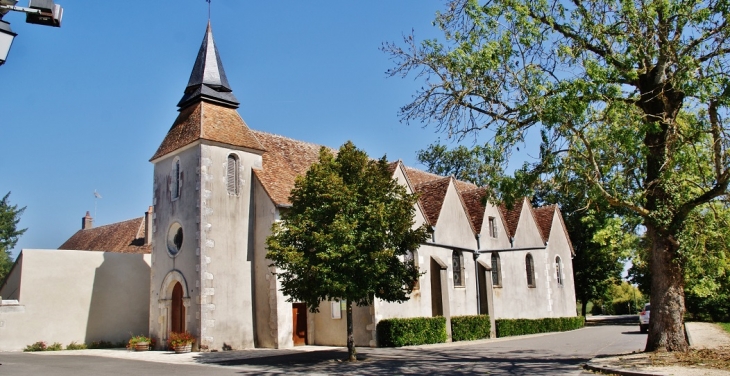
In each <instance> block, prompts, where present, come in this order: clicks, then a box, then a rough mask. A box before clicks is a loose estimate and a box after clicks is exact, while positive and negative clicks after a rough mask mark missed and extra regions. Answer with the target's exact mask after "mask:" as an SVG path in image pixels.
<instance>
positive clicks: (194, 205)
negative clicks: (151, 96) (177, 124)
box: [149, 142, 208, 348]
mask: <svg viewBox="0 0 730 376" xmlns="http://www.w3.org/2000/svg"><path fill="white" fill-rule="evenodd" d="M200 151H201V146H200V143H199V142H196V143H193V144H191V145H189V146H187V147H185V148H183V149H180V150H178V151H176V152H175V153H171V154H169V155H167V156H165V158H163V159H159V160H156V161H155V165H154V180H153V205H154V214H153V219H152V223H153V226H152V273H151V280H150V291H151V294H150V303H149V309H150V314H149V318H150V323H149V332H150V336H152V337H154V338H156V339H157V343H158V345H159V346H158V347H159V348H163V347H164V343H165V342H166V340H167V335H168V330H169V325H170V323H169V319H168V310H169V299H171V297H172V296H171V294H172V287H173V286H174V284H172V285H168V286H163V284H164V283H165V278H166V277H168V275H171V273H173V272H175V273H180V274H181V275H182V278H183V281H182V282H183V289H185V291H184V294H183V296H184V297H185V298H188V306H187V307H186V310H185V318H184V321H185V323H186V324H185V328H186V330H187V331H188V332H190V333H191V334H193V335H194V336H195V337H196V338H198V341H197V345H208V343H207V342H205V341H202V340H201V339H202V336H201V299H200V297H201V292H202V289H203V288H204V287H203V286H201V271H200V269H201V252H204V250H203V247H201V245H202V244H204V243H202V242H201V231H200V229H201V196H202V193H201V182H200V176H201V165H200V162H201V152H200ZM176 158H179V160H180V171H181V186H180V197H179V198H177V199H173V198H172V193H171V184H172V178H173V177H172V168H173V162H174V160H175V159H176ZM175 222H177V223H179V224H180V225H181V226H182V228H183V243H182V247H181V249H180V252H179V253H177V255H175V256H172V255H171V254H170V253H169V252H168V249H167V236H168V230H169V228H170V226H171V225H172V224H173V223H175ZM203 304H207V302H205V301H204V302H203Z"/></svg>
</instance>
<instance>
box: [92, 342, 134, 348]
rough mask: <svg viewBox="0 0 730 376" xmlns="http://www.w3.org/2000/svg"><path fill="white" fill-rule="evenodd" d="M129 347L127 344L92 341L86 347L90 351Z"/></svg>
mask: <svg viewBox="0 0 730 376" xmlns="http://www.w3.org/2000/svg"><path fill="white" fill-rule="evenodd" d="M125 346H129V343H124V342H119V343H114V342H111V341H93V342H91V343H90V344H89V345H88V348H90V349H119V348H124V347H125Z"/></svg>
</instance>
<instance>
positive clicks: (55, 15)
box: [0, 0, 63, 65]
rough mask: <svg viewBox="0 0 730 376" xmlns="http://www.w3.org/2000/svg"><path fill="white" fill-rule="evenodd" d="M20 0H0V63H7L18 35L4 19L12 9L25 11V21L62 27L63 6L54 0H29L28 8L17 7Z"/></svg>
mask: <svg viewBox="0 0 730 376" xmlns="http://www.w3.org/2000/svg"><path fill="white" fill-rule="evenodd" d="M17 3H18V0H0V65H3V64H5V61H6V60H7V59H8V53H10V46H12V44H13V39H15V37H16V36H17V35H18V34H16V33H14V32H13V30H12V29H11V28H10V23H8V22H5V21H3V16H5V14H7V13H8V12H10V11H14V12H22V13H25V22H27V23H30V24H36V25H45V26H53V27H61V19H63V8H62V7H61V6H60V5H58V4H55V3H54V2H53V0H29V4H28V7H27V8H23V7H17V6H15V4H17Z"/></svg>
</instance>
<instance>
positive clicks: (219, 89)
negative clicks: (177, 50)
mask: <svg viewBox="0 0 730 376" xmlns="http://www.w3.org/2000/svg"><path fill="white" fill-rule="evenodd" d="M202 100H205V101H207V102H212V103H217V104H220V105H223V106H226V107H232V108H238V105H239V103H238V100H237V99H236V97H235V96H234V95H233V92H232V90H231V86H230V84H229V83H228V78H226V72H225V71H224V70H223V63H221V58H220V56H219V55H218V48H216V46H215V41H214V40H213V31H212V29H211V27H210V20H209V21H208V27H207V28H206V30H205V37H203V43H202V44H201V46H200V51H198V58H197V59H196V60H195V65H194V66H193V71H192V73H190V80H189V81H188V86H187V88H185V95H183V98H182V99H181V100H180V103H178V104H177V105H178V107H180V109H183V108H185V107H188V106H189V105H191V104H195V103H198V102H200V101H202Z"/></svg>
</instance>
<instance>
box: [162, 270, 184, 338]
mask: <svg viewBox="0 0 730 376" xmlns="http://www.w3.org/2000/svg"><path fill="white" fill-rule="evenodd" d="M177 285H180V287H181V289H182V297H180V298H179V299H181V300H182V306H183V309H182V315H181V316H182V317H180V320H181V325H182V329H183V330H184V331H189V328H190V290H189V289H188V283H187V281H186V280H185V276H183V275H182V273H180V271H178V270H171V271H170V272H168V273H167V275H166V276H165V279H164V280H163V281H162V286H161V288H160V299H159V320H158V323H159V325H160V328H159V333H160V334H161V338H160V340H161V341H160V343H161V344H164V343H166V342H167V338H168V336H169V334H170V332H171V331H172V329H173V328H172V327H171V326H172V324H173V323H172V320H171V316H172V309H173V306H174V305H176V304H179V302H177V303H176V302H173V293H174V292H175V287H176V286H177ZM175 295H177V294H175Z"/></svg>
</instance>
